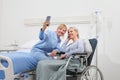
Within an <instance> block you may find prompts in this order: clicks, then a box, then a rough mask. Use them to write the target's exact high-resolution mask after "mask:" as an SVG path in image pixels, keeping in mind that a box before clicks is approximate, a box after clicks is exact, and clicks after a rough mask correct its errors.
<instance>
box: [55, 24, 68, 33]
mask: <svg viewBox="0 0 120 80" xmlns="http://www.w3.org/2000/svg"><path fill="white" fill-rule="evenodd" d="M60 28H65V29H66V31H67V26H66V25H65V24H60V25H59V26H58V27H57V29H60Z"/></svg>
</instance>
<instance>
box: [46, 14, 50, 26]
mask: <svg viewBox="0 0 120 80" xmlns="http://www.w3.org/2000/svg"><path fill="white" fill-rule="evenodd" d="M50 19H51V16H47V17H46V20H45V21H47V22H50ZM47 26H49V24H47Z"/></svg>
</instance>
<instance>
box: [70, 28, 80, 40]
mask: <svg viewBox="0 0 120 80" xmlns="http://www.w3.org/2000/svg"><path fill="white" fill-rule="evenodd" d="M70 28H71V29H74V31H75V32H77V37H78V38H79V31H78V29H77V28H76V27H70ZM70 28H69V29H70Z"/></svg>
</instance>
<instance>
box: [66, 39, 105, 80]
mask: <svg viewBox="0 0 120 80" xmlns="http://www.w3.org/2000/svg"><path fill="white" fill-rule="evenodd" d="M89 42H90V44H91V47H92V53H91V54H90V56H89V57H87V53H80V54H78V53H74V54H72V56H70V57H69V59H68V61H67V64H66V65H65V66H66V69H67V70H66V80H104V78H103V74H102V72H101V71H100V69H99V68H98V67H97V66H95V65H91V62H92V59H93V55H94V53H95V49H96V46H97V39H95V38H93V39H89ZM74 60H79V63H80V68H81V66H82V68H81V69H79V68H75V69H69V68H68V67H69V66H70V65H69V64H71V61H74ZM75 65H76V64H73V66H75Z"/></svg>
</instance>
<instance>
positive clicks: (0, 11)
mask: <svg viewBox="0 0 120 80" xmlns="http://www.w3.org/2000/svg"><path fill="white" fill-rule="evenodd" d="M1 13H2V0H0V42H1V30H2V28H1V23H2V19H1V18H2V14H1Z"/></svg>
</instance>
